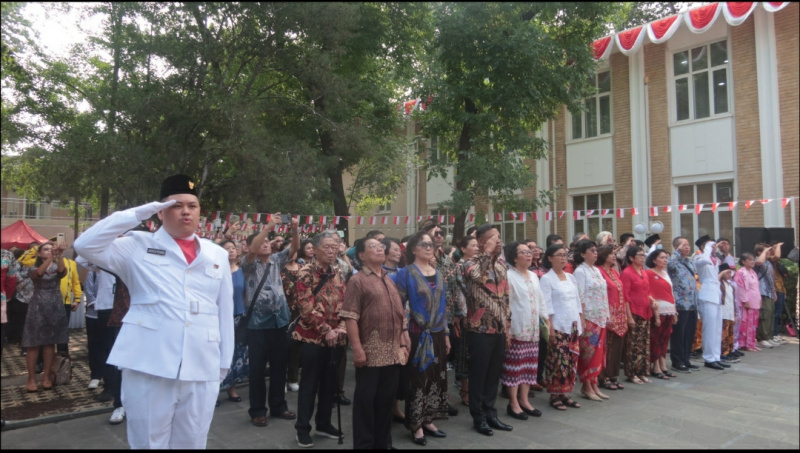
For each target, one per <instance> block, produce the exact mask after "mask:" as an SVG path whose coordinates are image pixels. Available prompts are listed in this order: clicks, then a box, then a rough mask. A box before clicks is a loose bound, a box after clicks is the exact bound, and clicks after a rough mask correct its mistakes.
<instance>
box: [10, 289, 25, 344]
mask: <svg viewBox="0 0 800 453" xmlns="http://www.w3.org/2000/svg"><path fill="white" fill-rule="evenodd" d="M6 310H7V313H8V330H7V331H6V335H8V342H9V343H19V342H20V341H21V340H22V327H23V326H24V325H25V316H26V315H27V314H28V304H26V303H23V302H20V301H19V300H18V299H17V298H16V297H12V298H11V300H9V301H8V305H7V306H6Z"/></svg>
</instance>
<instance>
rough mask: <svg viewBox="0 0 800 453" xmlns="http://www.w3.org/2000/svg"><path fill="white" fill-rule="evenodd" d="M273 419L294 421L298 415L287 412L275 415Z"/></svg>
mask: <svg viewBox="0 0 800 453" xmlns="http://www.w3.org/2000/svg"><path fill="white" fill-rule="evenodd" d="M273 417H278V418H282V419H284V420H294V419H295V418H297V415H295V413H294V412H292V411H289V410H285V411H283V412H281V413H280V414H277V415H273Z"/></svg>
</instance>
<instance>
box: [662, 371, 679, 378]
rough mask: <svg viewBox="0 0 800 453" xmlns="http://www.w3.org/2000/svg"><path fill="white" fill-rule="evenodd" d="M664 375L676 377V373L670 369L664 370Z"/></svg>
mask: <svg viewBox="0 0 800 453" xmlns="http://www.w3.org/2000/svg"><path fill="white" fill-rule="evenodd" d="M664 376H669V377H671V378H674V377H678V375H677V374H675V373H673V372H671V371H665V372H664Z"/></svg>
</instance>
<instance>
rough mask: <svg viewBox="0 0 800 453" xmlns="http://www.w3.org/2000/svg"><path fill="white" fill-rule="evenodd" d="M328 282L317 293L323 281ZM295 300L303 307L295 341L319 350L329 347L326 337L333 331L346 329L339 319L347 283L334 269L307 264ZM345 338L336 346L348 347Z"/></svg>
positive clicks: (295, 331) (297, 286) (298, 277)
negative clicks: (316, 346)
mask: <svg viewBox="0 0 800 453" xmlns="http://www.w3.org/2000/svg"><path fill="white" fill-rule="evenodd" d="M323 278H324V279H325V282H324V283H323V284H322V286H321V287H320V289H319V291H316V293H317V294H316V295H315V294H314V292H315V291H314V290H315V289H316V288H317V286H318V285H319V284H320V282H321V281H322V279H323ZM295 297H296V298H297V305H298V306H299V307H300V321H299V322H298V323H297V327H296V328H295V330H294V332H293V333H292V338H293V339H295V340H297V341H302V342H305V343H312V344H316V345H318V346H328V345H327V343H326V342H325V335H326V334H327V333H328V332H330V331H331V330H332V329H336V328H339V327H341V328H342V329H344V321H342V320H340V319H339V310H340V309H341V307H342V301H343V300H344V281H342V277H341V273H340V272H337V271H336V269H334V268H333V267H328V269H322V267H320V266H318V265H317V263H316V262H314V263H311V264H306V265H305V266H303V267H302V268H301V269H300V270H299V271H297V281H296V282H295ZM346 341H347V340H346V339H345V338H343V339H341V340H339V341H338V342H337V346H343V345H344V344H346Z"/></svg>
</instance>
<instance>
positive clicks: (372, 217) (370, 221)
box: [369, 216, 375, 225]
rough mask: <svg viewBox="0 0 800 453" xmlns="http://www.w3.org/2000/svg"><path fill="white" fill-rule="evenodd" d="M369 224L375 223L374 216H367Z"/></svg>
mask: <svg viewBox="0 0 800 453" xmlns="http://www.w3.org/2000/svg"><path fill="white" fill-rule="evenodd" d="M369 224H370V225H375V216H370V218H369Z"/></svg>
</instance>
